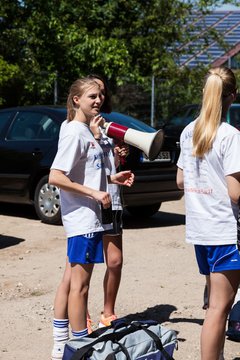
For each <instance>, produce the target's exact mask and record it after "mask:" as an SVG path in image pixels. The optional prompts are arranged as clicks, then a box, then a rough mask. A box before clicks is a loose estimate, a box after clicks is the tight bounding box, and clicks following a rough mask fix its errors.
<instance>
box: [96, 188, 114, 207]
mask: <svg viewBox="0 0 240 360" xmlns="http://www.w3.org/2000/svg"><path fill="white" fill-rule="evenodd" d="M92 197H93V198H94V199H95V200H97V201H99V202H101V203H102V205H103V208H104V209H107V208H109V207H110V206H111V203H112V201H111V196H110V194H109V193H107V192H105V191H98V190H93V192H92Z"/></svg>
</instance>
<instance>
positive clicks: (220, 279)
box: [201, 270, 240, 360]
mask: <svg viewBox="0 0 240 360" xmlns="http://www.w3.org/2000/svg"><path fill="white" fill-rule="evenodd" d="M239 279H240V271H238V270H235V271H224V272H221V273H211V274H210V288H209V290H210V297H209V307H208V309H207V311H206V316H205V320H204V324H203V328H202V334H201V360H218V359H219V356H220V353H221V350H222V347H223V339H224V336H225V328H226V321H227V316H228V313H229V311H230V309H231V306H232V304H233V301H234V297H235V294H236V292H237V288H238V284H239Z"/></svg>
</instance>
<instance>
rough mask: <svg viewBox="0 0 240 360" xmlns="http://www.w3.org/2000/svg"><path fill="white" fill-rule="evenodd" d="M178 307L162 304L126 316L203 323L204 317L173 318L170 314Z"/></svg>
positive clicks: (138, 318)
mask: <svg viewBox="0 0 240 360" xmlns="http://www.w3.org/2000/svg"><path fill="white" fill-rule="evenodd" d="M176 310H177V308H176V307H175V306H174V305H169V304H161V305H155V306H153V307H150V308H147V309H146V310H144V311H143V312H141V313H134V314H128V315H127V316H126V318H127V319H128V320H131V321H133V320H155V321H157V322H158V323H162V322H165V321H169V322H170V323H173V324H174V323H179V322H186V323H194V324H198V325H202V324H203V319H194V318H189V319H187V318H173V317H172V318H171V319H170V315H171V313H172V312H173V311H176Z"/></svg>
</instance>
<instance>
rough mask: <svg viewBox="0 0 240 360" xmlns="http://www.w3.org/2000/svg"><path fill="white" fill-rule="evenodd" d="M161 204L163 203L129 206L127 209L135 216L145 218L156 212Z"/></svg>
mask: <svg viewBox="0 0 240 360" xmlns="http://www.w3.org/2000/svg"><path fill="white" fill-rule="evenodd" d="M160 206H161V203H157V204H151V205H141V206H127V207H126V209H127V211H128V212H129V213H130V214H131V215H132V216H134V217H138V218H145V217H150V216H153V215H154V214H156V213H157V212H158V210H159V208H160Z"/></svg>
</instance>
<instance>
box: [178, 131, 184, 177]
mask: <svg viewBox="0 0 240 360" xmlns="http://www.w3.org/2000/svg"><path fill="white" fill-rule="evenodd" d="M180 148H181V149H182V134H181V136H180ZM177 167H179V169H182V170H183V158H182V150H181V151H180V155H179V158H178V161H177Z"/></svg>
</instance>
